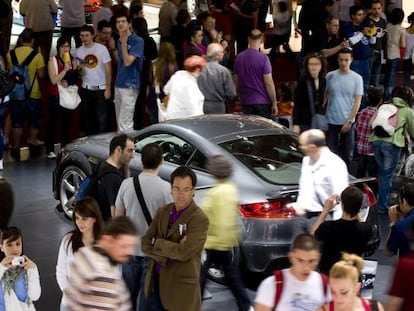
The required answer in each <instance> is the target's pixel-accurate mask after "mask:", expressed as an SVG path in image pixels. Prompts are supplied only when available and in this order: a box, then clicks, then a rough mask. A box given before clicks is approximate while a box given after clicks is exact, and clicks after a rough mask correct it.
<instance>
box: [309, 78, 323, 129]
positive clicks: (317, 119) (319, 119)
mask: <svg viewBox="0 0 414 311" xmlns="http://www.w3.org/2000/svg"><path fill="white" fill-rule="evenodd" d="M306 87H307V89H308V97H309V107H310V112H311V116H312V119H311V128H312V129H319V130H322V131H324V132H326V131H328V121H327V120H326V116H325V115H324V114H320V113H316V112H315V100H314V96H313V91H312V86H311V81H309V80H307V81H306Z"/></svg>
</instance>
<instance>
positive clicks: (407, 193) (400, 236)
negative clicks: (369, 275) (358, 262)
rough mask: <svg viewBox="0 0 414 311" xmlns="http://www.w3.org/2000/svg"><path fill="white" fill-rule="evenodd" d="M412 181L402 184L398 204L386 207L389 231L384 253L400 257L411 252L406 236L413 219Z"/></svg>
mask: <svg viewBox="0 0 414 311" xmlns="http://www.w3.org/2000/svg"><path fill="white" fill-rule="evenodd" d="M413 207H414V183H412V182H410V183H407V184H404V185H403V186H402V187H401V190H400V197H399V204H397V205H393V206H391V207H390V208H389V209H388V217H389V219H390V233H389V235H388V240H387V247H386V249H385V254H386V255H388V256H393V255H397V254H398V255H399V256H400V257H404V256H407V255H409V254H411V249H410V239H412V237H411V236H408V234H409V233H410V230H411V224H412V223H413V221H414V208H413Z"/></svg>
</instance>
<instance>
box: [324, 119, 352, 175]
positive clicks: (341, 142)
mask: <svg viewBox="0 0 414 311" xmlns="http://www.w3.org/2000/svg"><path fill="white" fill-rule="evenodd" d="M341 128H342V125H335V124H328V135H327V137H326V141H327V144H328V147H329V149H331V150H332V151H333V152H335V153H336V154H337V155H339V156H340V157H341V158H342V160H344V162H345V164H346V165H347V167H348V170H349V168H350V164H351V160H352V157H353V155H354V145H355V125H354V124H352V125H351V129H350V130H349V131H348V132H347V133H341Z"/></svg>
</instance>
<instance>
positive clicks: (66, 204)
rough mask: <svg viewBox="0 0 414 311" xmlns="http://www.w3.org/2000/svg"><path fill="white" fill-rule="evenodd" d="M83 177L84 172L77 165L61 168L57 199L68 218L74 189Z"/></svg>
mask: <svg viewBox="0 0 414 311" xmlns="http://www.w3.org/2000/svg"><path fill="white" fill-rule="evenodd" d="M85 177H86V173H85V172H84V171H83V170H82V169H81V168H79V167H77V166H73V165H71V166H68V167H66V168H65V169H64V170H63V173H62V176H61V178H60V182H59V199H60V204H61V206H62V209H63V212H64V213H65V215H66V216H67V217H69V218H72V210H73V202H74V201H75V194H76V190H78V188H79V185H80V184H81V183H82V181H83V180H84V179H85Z"/></svg>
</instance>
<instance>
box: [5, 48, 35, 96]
mask: <svg viewBox="0 0 414 311" xmlns="http://www.w3.org/2000/svg"><path fill="white" fill-rule="evenodd" d="M36 55H37V52H36V51H34V50H33V51H32V52H31V53H30V54H29V56H27V57H26V59H25V60H24V61H23V62H22V63H21V64H19V62H18V60H17V56H16V51H15V50H11V51H10V58H11V61H12V67H11V68H10V70H9V75H10V77H11V78H12V79H13V81H14V88H13V90H12V91H11V92H10V94H9V96H10V99H11V100H26V99H28V98H29V97H30V92H31V91H32V88H33V84H34V82H35V79H36V76H37V72H36V73H35V75H34V77H33V81H32V82H31V83H30V75H29V65H30V63H31V62H32V60H33V59H34V58H35V56H36Z"/></svg>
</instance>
